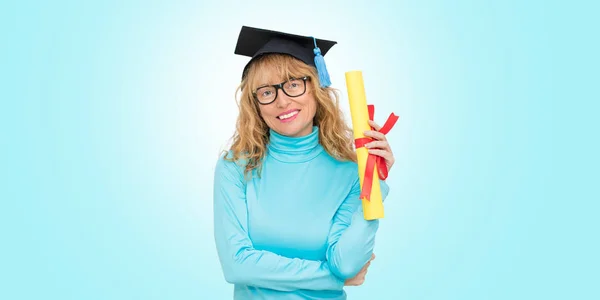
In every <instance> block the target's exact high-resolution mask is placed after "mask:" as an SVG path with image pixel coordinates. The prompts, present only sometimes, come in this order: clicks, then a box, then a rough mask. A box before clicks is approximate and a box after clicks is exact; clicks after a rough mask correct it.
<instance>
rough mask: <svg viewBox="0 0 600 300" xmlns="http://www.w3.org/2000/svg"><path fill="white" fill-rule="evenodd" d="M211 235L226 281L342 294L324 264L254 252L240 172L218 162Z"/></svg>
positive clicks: (328, 268)
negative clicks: (333, 291)
mask: <svg viewBox="0 0 600 300" xmlns="http://www.w3.org/2000/svg"><path fill="white" fill-rule="evenodd" d="M214 179H215V180H214V199H213V201H214V203H213V204H214V206H213V208H214V230H215V232H214V234H215V242H216V247H217V252H218V256H219V260H220V262H221V266H222V268H223V273H224V275H225V280H226V281H227V282H229V283H233V284H241V285H249V286H255V287H263V288H269V289H274V290H280V291H293V290H297V289H307V290H341V289H342V288H343V286H344V281H343V280H342V279H340V278H338V277H337V276H335V275H334V274H333V273H332V272H331V271H330V266H329V264H328V263H327V262H325V261H313V260H304V259H297V258H288V257H284V256H281V255H278V254H275V253H273V252H269V251H262V250H257V249H254V247H253V245H252V241H251V240H250V238H249V235H248V228H247V224H248V217H247V206H246V196H245V183H244V179H243V173H242V170H241V169H240V168H239V167H238V166H237V165H236V164H235V163H232V162H228V161H224V160H223V159H220V160H219V162H218V163H217V166H216V170H215V178H214Z"/></svg>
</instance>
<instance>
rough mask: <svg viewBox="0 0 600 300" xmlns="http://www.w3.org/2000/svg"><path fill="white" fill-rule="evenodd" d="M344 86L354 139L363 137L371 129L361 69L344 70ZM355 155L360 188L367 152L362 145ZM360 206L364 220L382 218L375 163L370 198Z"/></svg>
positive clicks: (362, 183)
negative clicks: (346, 92) (346, 91)
mask: <svg viewBox="0 0 600 300" xmlns="http://www.w3.org/2000/svg"><path fill="white" fill-rule="evenodd" d="M346 87H347V89H348V100H349V102H350V114H351V115H352V128H353V132H354V139H358V138H363V137H365V135H364V134H363V133H364V132H365V131H366V130H371V126H369V111H368V108H367V96H366V93H365V85H364V81H363V76H362V71H350V72H346ZM356 156H357V159H358V175H359V178H360V188H361V190H362V188H363V185H364V176H365V169H366V165H367V157H368V156H369V152H368V150H367V149H366V148H364V147H362V148H358V149H356ZM362 206H363V211H364V218H365V220H375V219H381V218H383V200H382V197H381V186H380V185H379V173H378V171H377V165H375V170H374V171H373V186H372V189H371V197H370V200H366V199H363V200H362Z"/></svg>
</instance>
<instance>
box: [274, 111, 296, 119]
mask: <svg viewBox="0 0 600 300" xmlns="http://www.w3.org/2000/svg"><path fill="white" fill-rule="evenodd" d="M298 113H300V110H299V109H298V110H294V111H291V112H289V113H286V114H283V115H280V116H277V119H279V120H282V121H284V120H287V119H289V118H292V117H294V116H296V115H297V114H298Z"/></svg>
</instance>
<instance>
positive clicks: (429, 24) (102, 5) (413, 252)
mask: <svg viewBox="0 0 600 300" xmlns="http://www.w3.org/2000/svg"><path fill="white" fill-rule="evenodd" d="M17 2H18V3H17ZM80 2H81V1H71V2H67V1H61V2H58V1H54V2H50V1H49V2H46V3H33V2H29V1H15V2H13V3H10V2H6V3H3V4H1V5H0V25H2V26H1V28H2V29H0V33H1V36H0V45H1V47H0V51H1V52H0V54H1V56H0V62H1V72H2V73H1V74H2V75H1V76H2V77H1V78H0V79H2V80H1V82H0V87H1V89H0V93H1V94H0V99H1V117H2V121H1V122H2V130H1V131H0V133H1V136H0V146H1V149H2V150H1V151H2V156H1V159H0V163H1V165H0V179H1V190H0V197H1V199H2V202H1V203H2V206H1V207H2V209H1V212H2V221H1V222H2V223H1V225H2V226H1V228H2V229H1V231H0V233H1V234H2V235H1V238H2V239H1V241H2V244H1V250H0V251H1V252H0V254H1V256H0V298H1V299H7V300H8V299H61V300H66V299H86V300H88V299H89V300H91V299H111V300H117V299H119V300H120V299H230V298H231V293H232V287H231V286H230V285H228V284H227V283H226V282H225V281H224V279H223V277H222V273H221V269H220V266H219V263H218V261H217V257H216V252H215V249H214V243H213V237H212V214H211V213H212V203H211V201H212V171H213V166H214V163H215V159H216V158H217V155H218V154H219V151H220V150H222V149H225V147H226V145H227V142H228V138H229V137H230V136H231V134H232V133H233V131H232V130H233V128H234V122H235V118H236V109H237V107H236V105H235V102H234V101H235V100H234V92H235V88H236V84H237V83H238V82H239V77H240V75H241V69H242V67H243V66H244V64H245V63H246V61H247V59H246V58H244V57H239V56H234V55H233V49H234V47H235V42H236V39H237V34H238V32H239V29H240V27H241V26H242V25H249V26H255V27H263V28H269V29H275V30H281V31H287V32H293V33H297V34H305V35H317V36H318V37H321V38H326V39H333V40H336V41H338V42H339V44H338V45H336V46H335V47H334V48H333V49H332V50H331V52H330V53H329V54H328V55H327V56H326V61H327V63H328V67H329V70H330V73H331V75H332V80H333V85H334V86H335V87H337V88H339V89H340V92H341V94H342V99H341V100H342V104H343V108H344V110H345V111H346V112H348V109H347V98H346V97H345V96H346V93H345V85H344V72H345V71H350V70H355V69H359V70H362V71H363V73H364V77H365V85H366V89H367V97H368V100H369V102H370V103H374V104H375V105H376V106H377V110H376V116H375V118H376V120H377V121H378V122H380V123H382V122H383V121H384V120H385V118H386V117H387V115H388V114H389V113H390V112H394V113H396V114H398V115H399V116H400V120H399V122H398V123H397V124H396V127H394V129H393V130H392V132H391V133H390V134H389V136H388V137H389V139H390V141H391V144H392V147H393V149H394V153H395V155H396V159H397V163H396V165H395V166H394V167H393V169H392V170H391V173H390V178H389V184H390V185H391V193H390V197H389V200H387V201H386V218H385V219H384V220H382V224H381V230H380V233H379V235H378V238H377V246H376V254H377V260H376V261H375V262H374V263H373V265H372V266H371V268H370V270H369V274H368V277H367V281H366V283H365V284H364V285H363V286H360V287H352V288H348V294H349V295H350V297H349V299H461V300H465V299H592V298H596V299H598V297H600V295H599V293H598V289H597V286H596V287H593V286H592V285H593V284H596V285H597V283H598V278H599V277H600V276H599V274H598V267H599V263H598V261H599V260H598V252H599V250H600V249H599V247H598V245H599V242H598V228H599V227H600V226H598V222H596V221H595V220H594V218H597V215H598V213H597V212H598V205H597V204H595V203H592V202H597V201H598V199H599V198H600V197H598V192H597V187H598V178H599V176H598V171H597V165H598V164H597V163H598V159H597V158H596V156H597V153H598V152H597V151H598V147H597V140H598V126H597V124H595V123H594V122H595V119H597V116H596V114H597V105H594V104H595V102H597V101H598V100H599V99H600V97H598V83H599V82H600V80H599V76H598V65H599V64H598V53H599V51H598V50H599V49H598V28H600V26H598V24H597V23H596V24H594V23H593V21H592V18H597V12H598V10H597V8H598V7H597V6H596V7H591V6H590V5H589V4H586V3H575V2H569V4H566V3H565V4H560V3H557V2H554V1H553V2H551V3H548V2H546V1H535V2H532V1H428V2H424V1H419V2H417V1H415V2H407V1H395V2H392V1H362V2H358V1H335V2H333V1H329V2H327V3H319V2H320V1H296V2H290V1H280V2H270V3H266V2H252V3H250V2H247V1H223V2H219V3H216V1H214V2H212V3H210V4H206V3H203V2H202V1H182V2H178V3H175V2H171V1H163V2H160V1H127V2H124V3H122V2H121V1H110V2H109V1H96V3H91V2H89V3H86V4H82V3H80ZM590 3H591V2H590ZM594 11H595V12H594ZM347 116H348V117H349V115H347ZM586 130H588V131H586ZM590 141H591V143H589V142H590ZM582 142H586V144H583V143H582ZM590 204H593V205H590Z"/></svg>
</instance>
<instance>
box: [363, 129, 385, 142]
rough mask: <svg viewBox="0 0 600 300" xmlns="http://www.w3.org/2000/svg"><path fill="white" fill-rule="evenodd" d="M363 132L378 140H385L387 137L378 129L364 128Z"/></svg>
mask: <svg viewBox="0 0 600 300" xmlns="http://www.w3.org/2000/svg"><path fill="white" fill-rule="evenodd" d="M364 134H365V135H366V136H370V137H372V138H376V139H378V140H380V141H385V140H387V139H386V138H385V134H383V133H381V132H379V131H374V130H366V131H365V132H364Z"/></svg>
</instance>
